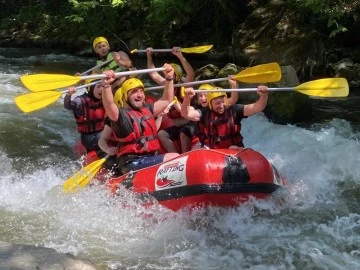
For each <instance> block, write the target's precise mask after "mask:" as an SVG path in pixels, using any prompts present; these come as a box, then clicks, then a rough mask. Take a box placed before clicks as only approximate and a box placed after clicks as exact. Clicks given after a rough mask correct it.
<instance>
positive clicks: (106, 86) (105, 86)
mask: <svg viewBox="0 0 360 270" xmlns="http://www.w3.org/2000/svg"><path fill="white" fill-rule="evenodd" d="M101 86H102V87H104V88H108V87H109V86H110V84H108V85H103V84H101Z"/></svg>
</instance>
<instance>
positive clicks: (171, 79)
mask: <svg viewBox="0 0 360 270" xmlns="http://www.w3.org/2000/svg"><path fill="white" fill-rule="evenodd" d="M165 80H167V81H168V82H171V81H173V80H174V77H171V78H165Z"/></svg>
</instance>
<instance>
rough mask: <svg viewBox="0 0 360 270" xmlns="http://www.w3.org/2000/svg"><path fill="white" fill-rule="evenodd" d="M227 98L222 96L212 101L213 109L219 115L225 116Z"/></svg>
mask: <svg viewBox="0 0 360 270" xmlns="http://www.w3.org/2000/svg"><path fill="white" fill-rule="evenodd" d="M225 106H226V96H220V97H216V98H213V99H212V100H211V107H212V110H213V111H214V112H216V113H217V114H223V113H224V112H225Z"/></svg>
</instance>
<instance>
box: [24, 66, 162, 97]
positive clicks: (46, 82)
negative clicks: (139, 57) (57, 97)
mask: <svg viewBox="0 0 360 270" xmlns="http://www.w3.org/2000/svg"><path fill="white" fill-rule="evenodd" d="M155 71H164V68H150V69H140V70H130V71H123V72H116V73H115V75H116V76H117V77H120V76H127V75H133V74H142V73H149V72H155ZM105 77H106V75H105V74H94V75H87V76H71V75H62V74H31V75H23V76H21V77H20V79H21V82H22V83H23V84H24V85H25V86H26V87H27V88H28V89H29V90H31V91H32V92H40V91H47V90H53V89H59V88H65V87H68V86H71V85H74V84H76V83H78V82H79V81H81V80H86V79H101V78H105Z"/></svg>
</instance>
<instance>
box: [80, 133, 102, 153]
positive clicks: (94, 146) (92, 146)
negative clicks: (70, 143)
mask: <svg viewBox="0 0 360 270" xmlns="http://www.w3.org/2000/svg"><path fill="white" fill-rule="evenodd" d="M100 135H101V131H99V132H96V133H93V134H84V133H82V134H81V143H82V144H83V145H84V147H85V148H86V152H90V151H93V150H95V151H97V150H100V147H99V144H98V142H99V138H100Z"/></svg>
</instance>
